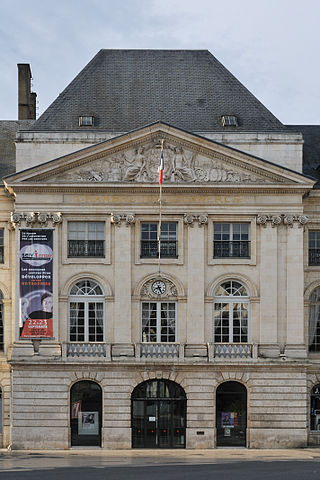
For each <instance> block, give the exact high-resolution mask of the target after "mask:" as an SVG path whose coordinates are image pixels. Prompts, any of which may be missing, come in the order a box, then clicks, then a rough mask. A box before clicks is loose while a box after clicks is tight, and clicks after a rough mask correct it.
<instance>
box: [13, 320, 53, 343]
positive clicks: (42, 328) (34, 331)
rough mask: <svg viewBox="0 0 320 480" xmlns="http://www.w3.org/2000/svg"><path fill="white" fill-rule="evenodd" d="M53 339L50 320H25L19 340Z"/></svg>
mask: <svg viewBox="0 0 320 480" xmlns="http://www.w3.org/2000/svg"><path fill="white" fill-rule="evenodd" d="M35 337H36V338H48V337H53V328H52V318H27V320H26V321H25V322H24V327H23V330H22V334H21V338H35Z"/></svg>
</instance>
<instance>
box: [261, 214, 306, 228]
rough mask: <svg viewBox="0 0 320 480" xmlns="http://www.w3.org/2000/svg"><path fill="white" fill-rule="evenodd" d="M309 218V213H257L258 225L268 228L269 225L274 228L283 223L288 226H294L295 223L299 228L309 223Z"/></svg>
mask: <svg viewBox="0 0 320 480" xmlns="http://www.w3.org/2000/svg"><path fill="white" fill-rule="evenodd" d="M308 221H309V219H308V217H307V215H300V214H292V213H288V214H287V213H281V214H275V215H272V214H258V215H257V225H260V226H261V227H264V228H266V227H267V225H271V227H272V228H274V227H278V226H279V225H281V224H283V225H285V226H286V227H290V228H292V227H293V226H294V225H297V226H298V227H299V228H302V227H303V226H304V225H306V224H307V223H308Z"/></svg>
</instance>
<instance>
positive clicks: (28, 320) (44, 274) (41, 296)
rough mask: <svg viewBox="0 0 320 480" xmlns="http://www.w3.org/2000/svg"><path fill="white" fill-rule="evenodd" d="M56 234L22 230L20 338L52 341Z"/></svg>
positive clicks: (45, 231) (44, 231)
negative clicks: (50, 339)
mask: <svg viewBox="0 0 320 480" xmlns="http://www.w3.org/2000/svg"><path fill="white" fill-rule="evenodd" d="M52 264H53V230H46V229H43V230H40V229H39V230H36V229H32V230H31V229H30V230H20V337H21V338H51V337H53V323H52V315H53V288H52V274H53V271H52Z"/></svg>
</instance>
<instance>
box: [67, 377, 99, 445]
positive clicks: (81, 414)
mask: <svg viewBox="0 0 320 480" xmlns="http://www.w3.org/2000/svg"><path fill="white" fill-rule="evenodd" d="M101 423H102V391H101V388H100V386H99V385H98V384H97V383H96V382H92V381H90V380H82V381H80V382H77V383H75V384H74V385H73V386H72V387H71V390H70V426H71V446H72V447H76V446H97V447H101Z"/></svg>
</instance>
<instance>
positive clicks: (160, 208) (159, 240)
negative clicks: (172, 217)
mask: <svg viewBox="0 0 320 480" xmlns="http://www.w3.org/2000/svg"><path fill="white" fill-rule="evenodd" d="M163 143H164V140H163V139H162V140H161V152H160V164H161V163H162V164H161V165H160V167H159V185H160V192H159V224H158V274H159V277H160V276H161V268H160V262H161V221H162V178H163ZM161 169H162V170H161Z"/></svg>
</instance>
